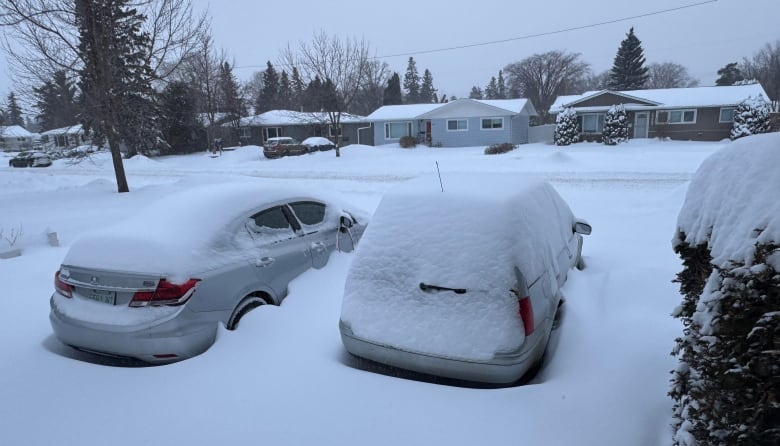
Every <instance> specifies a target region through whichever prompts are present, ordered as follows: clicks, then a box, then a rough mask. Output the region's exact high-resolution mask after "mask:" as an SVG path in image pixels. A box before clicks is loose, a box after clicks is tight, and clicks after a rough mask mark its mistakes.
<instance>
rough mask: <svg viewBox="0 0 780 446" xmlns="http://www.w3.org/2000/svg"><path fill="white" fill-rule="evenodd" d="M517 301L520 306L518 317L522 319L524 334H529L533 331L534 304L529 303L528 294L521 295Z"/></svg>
mask: <svg viewBox="0 0 780 446" xmlns="http://www.w3.org/2000/svg"><path fill="white" fill-rule="evenodd" d="M517 302H518V305H519V306H520V319H522V320H523V326H524V327H525V335H526V336H530V335H531V333H533V332H534V306H533V304H532V303H531V298H530V297H528V296H525V297H521V298H519V299H518V300H517Z"/></svg>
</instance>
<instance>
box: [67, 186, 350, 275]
mask: <svg viewBox="0 0 780 446" xmlns="http://www.w3.org/2000/svg"><path fill="white" fill-rule="evenodd" d="M297 197H300V198H304V197H310V196H309V195H308V194H305V193H303V192H301V191H296V190H290V189H289V188H285V189H279V190H276V189H269V188H266V187H261V186H257V185H253V184H246V183H242V184H238V183H236V184H224V183H222V184H219V185H218V186H216V185H214V186H208V185H207V186H197V187H193V188H191V189H189V190H186V191H184V192H181V193H177V194H174V195H170V196H167V197H164V198H162V199H160V200H159V201H157V202H155V203H153V204H151V205H150V206H149V207H147V208H145V209H144V210H143V211H141V212H140V213H139V214H137V215H135V216H133V217H131V218H130V219H128V220H126V221H123V222H119V223H118V224H116V225H113V226H111V227H107V228H105V229H103V230H102V231H99V232H95V233H90V234H87V235H85V236H83V237H82V238H80V239H78V240H77V241H76V242H74V243H73V245H72V246H71V248H70V250H69V251H68V254H67V255H66V256H65V259H64V260H63V264H65V265H72V266H83V267H89V268H99V269H107V270H118V271H131V272H139V273H154V274H162V275H164V276H167V277H168V278H169V279H170V280H176V279H180V280H182V281H183V280H186V279H187V278H189V277H192V275H193V274H196V273H199V272H204V271H208V270H212V269H216V268H219V267H220V266H222V265H225V264H227V263H230V262H233V261H236V260H238V258H237V256H240V255H241V254H240V252H238V251H237V250H235V249H226V244H227V243H228V241H229V240H230V238H231V237H232V236H233V234H234V233H235V231H236V226H235V225H236V223H238V224H240V223H241V222H240V221H239V220H237V219H239V217H241V216H242V215H247V216H248V213H249V212H252V211H253V210H259V208H260V207H262V206H264V204H265V203H274V202H279V201H282V200H286V199H295V198H297ZM333 218H338V217H333ZM227 248H230V246H227Z"/></svg>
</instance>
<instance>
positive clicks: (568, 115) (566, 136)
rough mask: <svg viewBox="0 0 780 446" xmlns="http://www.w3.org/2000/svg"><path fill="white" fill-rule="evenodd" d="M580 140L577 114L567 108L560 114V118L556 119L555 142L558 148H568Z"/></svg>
mask: <svg viewBox="0 0 780 446" xmlns="http://www.w3.org/2000/svg"><path fill="white" fill-rule="evenodd" d="M579 140H580V130H579V123H578V122H577V112H575V111H574V110H573V109H571V108H566V109H564V110H563V111H562V112H560V113H558V116H557V117H556V118H555V132H554V133H553V141H554V142H555V145H557V146H568V145H570V144H574V143H575V142H577V141H579Z"/></svg>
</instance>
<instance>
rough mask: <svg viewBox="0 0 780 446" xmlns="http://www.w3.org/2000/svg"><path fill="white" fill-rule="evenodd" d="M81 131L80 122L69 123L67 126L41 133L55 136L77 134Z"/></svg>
mask: <svg viewBox="0 0 780 446" xmlns="http://www.w3.org/2000/svg"><path fill="white" fill-rule="evenodd" d="M82 132H83V130H82V126H81V124H74V125H69V126H67V127H60V128H57V129H51V130H46V131H45V132H41V135H46V136H56V135H79V134H81V133H82Z"/></svg>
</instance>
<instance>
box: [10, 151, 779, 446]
mask: <svg viewBox="0 0 780 446" xmlns="http://www.w3.org/2000/svg"><path fill="white" fill-rule="evenodd" d="M753 138H758V137H747V138H745V140H746V141H750V140H753ZM732 144H736V143H730V142H722V143H701V142H680V141H667V142H659V141H655V140H632V141H630V142H628V143H627V144H621V145H620V146H619V148H617V149H616V148H614V147H605V146H604V145H603V144H595V143H594V144H590V143H581V144H574V145H571V146H567V147H566V148H560V147H555V146H549V145H542V144H538V145H524V146H521V147H519V148H518V149H517V150H514V151H512V152H510V153H507V154H503V155H497V156H485V155H484V154H483V150H484V147H470V148H455V149H441V148H425V147H418V148H416V149H414V150H400V149H398V147H397V146H395V147H393V146H383V147H369V146H347V147H344V148H343V149H342V151H341V157H340V158H336V157H335V155H334V153H333V152H332V151H331V152H318V153H314V154H312V155H306V156H301V157H289V158H281V159H278V160H272V161H269V160H266V159H264V158H263V156H262V150H261V148H259V147H257V146H245V147H239V148H236V150H233V151H226V152H225V153H224V154H223V155H222V156H221V157H217V158H210V157H208V156H204V155H203V154H202V153H198V154H193V155H187V156H175V157H162V158H155V159H152V160H148V161H147V160H144V161H143V162H135V161H133V160H130V161H131V162H128V163H127V172H128V180H129V183H130V188H131V190H132V192H130V193H128V194H117V193H116V186H115V183H114V174H113V171H112V170H111V160H110V157H109V156H108V154H106V153H99V154H96V155H93V157H92V159H91V160H88V161H84V162H82V163H80V164H78V165H71V164H68V162H67V161H66V160H63V159H60V160H56V161H55V162H54V165H53V166H51V167H47V168H43V169H12V168H9V167H8V156H9V155H8V154H2V153H0V227H3V228H5V229H6V230H8V229H9V228H12V227H19V225H20V224H21V225H22V226H23V228H24V236H23V238H22V239H21V240H20V241H19V242H17V244H16V246H17V247H18V248H21V249H22V252H23V253H22V255H21V256H20V257H15V258H11V259H0V284H1V285H2V287H3V293H2V297H0V339H2V340H3V342H0V357H2V360H0V420H1V421H0V444H3V445H17V444H25V445H32V446H38V445H48V444H54V443H56V444H81V445H103V444H107V443H110V444H112V445H117V446H124V445H133V446H136V445H139V444H149V445H162V444H191V445H209V444H239V445H243V444H258V443H263V444H279V445H300V444H347V445H348V444H355V445H357V444H361V445H362V444H373V445H397V444H410V445H416V444H447V445H473V444H516V443H519V442H522V443H528V444H545V445H585V446H588V445H604V444H630V445H650V446H661V445H668V444H670V443H671V429H670V427H669V425H670V422H671V413H672V411H671V409H672V401H671V400H670V399H669V397H668V396H667V392H668V390H669V378H670V374H669V371H670V370H672V369H674V368H675V367H676V361H675V359H674V358H673V357H672V356H671V355H669V352H670V350H671V349H672V347H673V345H674V339H675V338H676V337H678V336H680V335H681V333H682V327H681V325H680V324H679V321H677V320H675V319H673V318H672V317H671V316H670V315H669V313H670V312H671V310H672V309H673V308H674V307H675V306H676V305H678V304H679V302H680V300H681V297H680V295H679V293H678V290H677V286H676V285H675V284H673V283H672V282H671V280H672V279H673V278H674V276H675V274H676V273H677V272H679V271H680V269H681V265H680V260H679V258H677V256H676V255H675V254H674V253H673V252H672V250H671V248H670V246H669V235H670V234H672V233H673V231H674V229H675V226H676V217H677V214H678V212H679V210H680V206H681V204H682V201H683V198H684V196H685V192H686V188H687V182H688V181H689V180H690V178H691V176H692V174H693V172H695V171H696V169H697V168H698V167H699V166H700V164H701V162H702V160H704V159H705V158H707V157H708V156H709V155H710V154H712V153H714V152H715V151H717V150H719V149H721V148H723V147H728V146H730V145H732ZM139 161H140V159H139ZM436 162H438V164H439V166H440V169H441V171H442V175H443V177H446V175H447V174H448V173H449V172H456V171H476V172H486V173H492V172H510V173H514V174H516V175H519V176H522V177H526V176H537V177H540V178H543V179H546V180H548V181H550V182H551V183H552V184H553V186H554V187H555V188H556V189H557V190H558V191H559V192H560V193H561V195H562V196H563V197H564V198H565V199H566V201H567V202H568V203H569V205H570V206H571V208H572V210H573V212H574V214H575V215H578V216H580V215H581V216H584V217H586V218H587V219H588V221H589V222H590V223H591V224H592V225H593V227H594V229H595V228H597V230H595V231H594V233H593V235H591V236H588V237H587V238H586V243H585V248H584V255H585V260H586V262H587V265H588V267H587V268H586V269H585V270H583V271H571V273H570V275H569V281H568V283H567V285H566V287H565V288H564V290H563V291H564V294H565V297H566V303H565V304H564V311H565V312H564V317H563V320H562V324H561V327H560V329H559V330H557V331H556V332H555V335H554V338H553V341H552V343H551V345H550V351H549V353H550V354H549V356H548V358H547V360H546V362H545V364H544V367H543V368H542V371H541V372H540V374H539V376H538V377H537V378H536V379H535V380H534V381H533V382H532V383H531V384H529V385H526V386H522V387H516V388H509V389H499V390H496V389H493V390H490V389H483V390H480V389H467V388H457V387H450V386H444V385H440V384H435V383H425V382H418V381H412V380H409V379H403V378H401V377H397V376H389V375H382V374H378V373H371V372H367V371H363V370H360V369H358V368H357V367H356V366H357V365H358V362H357V361H355V360H353V359H352V358H350V357H349V356H348V355H347V354H346V353H345V351H344V348H343V346H342V344H341V339H340V336H339V329H338V320H339V316H340V310H341V302H342V297H343V291H344V283H345V279H346V275H347V271H348V269H349V267H350V264H351V262H352V261H353V258H354V256H353V255H352V254H345V253H336V254H334V255H333V256H331V259H330V262H329V263H328V265H327V266H326V267H325V268H323V269H321V270H310V271H308V272H306V273H304V274H303V275H302V276H300V277H299V278H298V279H296V280H294V281H293V282H292V284H291V285H290V294H289V296H288V298H287V299H286V300H285V302H284V303H283V304H282V305H281V307H272V306H265V307H263V308H261V309H259V310H256V311H253V312H252V313H249V314H248V315H247V316H246V317H245V318H244V319H243V320H242V322H241V327H240V329H239V330H236V331H226V330H224V329H221V330H220V332H219V335H218V339H217V341H216V343H215V344H214V345H213V346H212V348H211V349H209V350H208V351H207V352H205V353H204V354H202V355H199V356H197V357H195V358H192V359H189V360H187V361H183V362H180V363H176V364H171V365H166V366H161V367H149V368H125V367H116V366H110V365H105V362H103V363H100V362H97V361H96V360H95V359H94V357H92V356H87V355H84V354H81V353H78V352H75V351H73V350H72V349H69V348H67V347H65V346H63V345H62V344H60V343H59V342H58V341H57V340H56V339H55V338H54V337H53V335H52V331H51V327H50V325H49V321H48V312H49V298H50V296H51V294H52V291H53V284H52V278H53V274H54V271H56V269H57V268H59V265H60V264H61V262H62V260H63V258H64V256H65V255H66V253H67V251H68V249H69V248H70V247H72V246H73V243H74V240H76V239H77V238H80V237H82V236H87V235H89V234H93V233H94V232H96V231H97V230H99V229H100V228H103V227H104V226H106V225H107V224H111V223H113V222H118V221H123V220H125V219H127V218H129V217H132V216H134V215H137V214H138V212H139V210H140V209H142V208H144V207H145V206H148V205H149V203H150V202H152V201H153V200H156V199H159V198H162V197H166V196H168V195H169V194H173V193H175V192H178V191H180V190H182V189H184V188H187V187H189V186H190V185H192V184H194V183H201V182H210V183H213V182H217V183H218V182H220V181H225V182H235V181H246V182H247V183H255V182H257V183H261V184H263V185H264V186H269V187H288V186H291V187H292V186H294V187H299V188H303V189H306V190H313V191H316V192H318V193H332V194H333V195H336V196H338V197H340V198H341V199H343V201H344V202H346V203H349V204H353V205H355V206H357V207H361V208H364V209H366V210H368V211H373V210H374V209H375V208H376V206H377V204H378V203H379V201H380V200H381V199H382V196H383V195H384V193H385V192H386V191H387V190H389V189H390V188H392V187H393V186H395V185H396V184H399V183H401V182H403V181H405V180H407V179H409V178H412V177H416V176H419V175H420V174H431V173H434V172H435V171H436ZM775 163H776V160H775ZM775 165H777V164H775ZM754 192H755V193H756V194H767V193H770V192H771V193H772V194H776V190H775V191H766V190H764V189H758V190H754ZM772 196H774V195H772ZM743 217H745V216H742V215H736V216H734V218H736V219H739V220H741V219H743ZM369 227H370V223H369ZM142 229H143V227H140V228H139V231H140V230H142ZM47 230H50V231H55V232H57V234H58V237H59V240H60V242H61V246H59V247H52V246H50V245H48V243H47V239H46V231H47ZM6 247H7V244H6V242H5V241H3V240H0V250H1V249H5V248H6ZM464 342H468V340H467V339H464ZM90 361H91V362H90Z"/></svg>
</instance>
